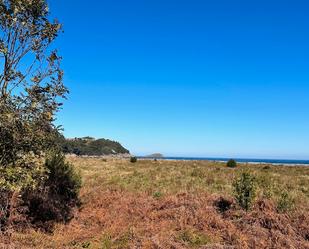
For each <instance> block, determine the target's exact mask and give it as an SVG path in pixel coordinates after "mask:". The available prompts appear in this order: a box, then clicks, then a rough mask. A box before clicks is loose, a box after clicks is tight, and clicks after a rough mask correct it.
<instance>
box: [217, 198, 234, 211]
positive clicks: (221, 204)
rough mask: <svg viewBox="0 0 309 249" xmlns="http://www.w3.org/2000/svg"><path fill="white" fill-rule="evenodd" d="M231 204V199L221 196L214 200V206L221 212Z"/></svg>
mask: <svg viewBox="0 0 309 249" xmlns="http://www.w3.org/2000/svg"><path fill="white" fill-rule="evenodd" d="M232 204H233V202H232V200H229V199H226V198H223V197H220V198H219V199H218V200H216V201H215V206H216V207H217V209H218V210H219V211H220V212H221V213H223V212H226V211H227V210H229V209H230V208H231V206H232Z"/></svg>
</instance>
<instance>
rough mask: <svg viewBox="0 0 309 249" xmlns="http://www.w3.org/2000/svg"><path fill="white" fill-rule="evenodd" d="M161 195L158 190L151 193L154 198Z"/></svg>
mask: <svg viewBox="0 0 309 249" xmlns="http://www.w3.org/2000/svg"><path fill="white" fill-rule="evenodd" d="M162 195H163V194H162V193H161V192H160V191H157V192H154V193H153V197H154V198H156V199H159V198H161V197H162Z"/></svg>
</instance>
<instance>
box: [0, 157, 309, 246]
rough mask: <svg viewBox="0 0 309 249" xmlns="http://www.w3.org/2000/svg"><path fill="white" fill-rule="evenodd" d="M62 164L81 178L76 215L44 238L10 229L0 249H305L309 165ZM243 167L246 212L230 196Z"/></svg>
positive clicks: (308, 220)
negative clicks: (250, 201) (249, 191)
mask: <svg viewBox="0 0 309 249" xmlns="http://www.w3.org/2000/svg"><path fill="white" fill-rule="evenodd" d="M68 160H69V161H71V162H72V163H73V164H74V165H75V167H76V168H77V169H78V170H79V171H80V172H81V174H82V176H83V187H82V190H81V201H82V205H81V207H80V209H79V210H76V213H75V217H74V218H73V219H72V220H71V221H70V222H69V223H68V224H57V225H56V226H55V230H54V232H53V233H50V234H47V233H43V232H40V231H35V230H31V229H29V230H28V231H27V232H23V233H18V232H14V233H13V234H11V236H10V237H4V238H3V247H4V248H102V249H107V248H119V249H121V248H146V249H147V248H179V249H180V248H297V249H301V248H309V167H292V166H291V167H290V166H272V165H270V166H265V165H246V164H241V165H239V166H238V167H237V168H228V167H226V165H225V164H224V163H217V162H207V161H190V162H188V161H161V160H159V161H150V160H139V161H138V162H137V163H130V162H129V160H120V159H118V160H116V159H107V160H105V159H102V158H101V159H100V158H68ZM243 170H249V171H250V172H251V173H252V174H253V175H254V176H255V177H256V182H257V197H256V201H255V205H254V207H253V208H252V210H251V211H249V212H245V211H244V210H242V209H241V208H240V207H239V206H238V205H237V203H236V201H235V200H234V198H233V186H232V183H233V181H234V179H235V178H236V177H238V176H239V174H240V173H241V172H242V171H243ZM284 193H287V194H288V196H285V195H284ZM222 200H223V203H228V204H229V205H228V208H227V210H224V211H223V210H221V209H220V207H221V206H220V203H222ZM282 203H283V204H286V206H284V207H287V208H286V210H280V209H279V207H280V204H282ZM4 244H6V246H4ZM9 245H10V246H11V247H9ZM0 248H1V243H0Z"/></svg>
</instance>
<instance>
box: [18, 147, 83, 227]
mask: <svg viewBox="0 0 309 249" xmlns="http://www.w3.org/2000/svg"><path fill="white" fill-rule="evenodd" d="M45 168H46V170H47V177H46V180H45V181H44V182H43V183H42V184H41V185H40V186H39V187H38V188H37V189H36V190H35V191H25V193H24V194H23V197H22V198H23V200H24V202H25V204H26V206H27V207H28V208H29V210H28V213H29V217H30V218H31V220H32V222H33V223H44V222H49V221H65V222H66V221H68V220H69V219H70V218H72V208H73V207H75V206H76V205H78V204H79V197H78V194H79V189H80V187H81V177H80V175H79V174H78V173H77V172H76V171H75V170H74V167H73V166H72V165H71V164H70V163H67V162H66V161H65V156H64V155H63V154H61V153H59V154H58V153H52V154H51V155H50V156H48V158H47V159H46V161H45ZM44 228H46V227H44ZM47 229H48V228H47Z"/></svg>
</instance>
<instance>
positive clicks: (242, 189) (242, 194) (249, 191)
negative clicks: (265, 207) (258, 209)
mask: <svg viewBox="0 0 309 249" xmlns="http://www.w3.org/2000/svg"><path fill="white" fill-rule="evenodd" d="M233 187H234V196H235V198H236V201H237V203H238V204H239V205H240V206H241V207H242V208H243V209H245V210H246V211H248V210H249V209H250V208H251V207H252V204H253V202H254V200H255V197H256V179H255V177H254V176H253V175H252V174H251V173H250V172H248V171H245V172H242V173H241V175H240V176H239V177H238V178H237V179H235V181H234V183H233Z"/></svg>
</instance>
